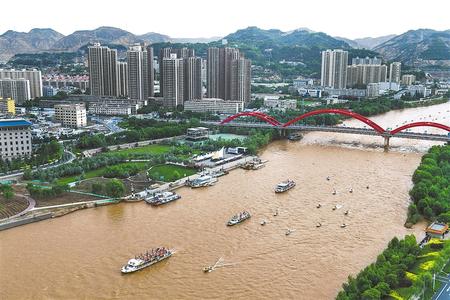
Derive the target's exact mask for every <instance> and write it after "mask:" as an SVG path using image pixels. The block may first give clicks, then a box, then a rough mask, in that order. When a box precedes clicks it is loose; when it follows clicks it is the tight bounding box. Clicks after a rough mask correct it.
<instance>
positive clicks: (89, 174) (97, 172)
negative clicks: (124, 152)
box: [58, 162, 147, 184]
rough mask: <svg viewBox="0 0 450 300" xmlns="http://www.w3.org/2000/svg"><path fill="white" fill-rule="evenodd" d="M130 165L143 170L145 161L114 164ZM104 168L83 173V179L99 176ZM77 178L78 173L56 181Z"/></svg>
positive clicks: (64, 182) (74, 179)
mask: <svg viewBox="0 0 450 300" xmlns="http://www.w3.org/2000/svg"><path fill="white" fill-rule="evenodd" d="M131 165H136V166H138V167H139V168H141V169H142V170H143V169H145V167H146V165H147V163H145V162H125V163H120V164H117V165H116V166H120V167H127V166H131ZM106 168H107V167H103V168H100V169H97V170H92V171H88V172H86V173H84V179H90V178H94V177H101V176H103V173H104V172H105V169H106ZM79 179H80V175H74V176H68V177H63V178H60V179H58V183H59V184H69V183H71V182H75V181H78V180H79Z"/></svg>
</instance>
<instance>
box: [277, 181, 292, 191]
mask: <svg viewBox="0 0 450 300" xmlns="http://www.w3.org/2000/svg"><path fill="white" fill-rule="evenodd" d="M294 186H295V181H294V180H290V179H288V180H286V181H283V182H280V183H279V184H277V186H276V187H275V193H284V192H286V191H288V190H290V189H292V188H293V187H294Z"/></svg>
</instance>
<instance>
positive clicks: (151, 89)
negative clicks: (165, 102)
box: [146, 46, 155, 97]
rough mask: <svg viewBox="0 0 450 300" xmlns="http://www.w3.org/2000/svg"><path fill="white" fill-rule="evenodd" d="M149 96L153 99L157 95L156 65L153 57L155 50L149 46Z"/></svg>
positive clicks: (147, 79)
mask: <svg viewBox="0 0 450 300" xmlns="http://www.w3.org/2000/svg"><path fill="white" fill-rule="evenodd" d="M146 50H147V74H146V76H147V78H146V82H147V85H148V87H147V95H148V97H153V96H154V95H155V63H154V57H153V48H152V47H151V46H147V48H146Z"/></svg>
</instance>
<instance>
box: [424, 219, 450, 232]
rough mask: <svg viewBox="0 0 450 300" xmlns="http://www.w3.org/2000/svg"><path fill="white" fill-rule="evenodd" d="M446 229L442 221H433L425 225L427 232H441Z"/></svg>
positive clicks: (446, 226)
mask: <svg viewBox="0 0 450 300" xmlns="http://www.w3.org/2000/svg"><path fill="white" fill-rule="evenodd" d="M447 230H448V225H447V224H444V223H438V222H433V223H432V224H431V225H430V226H428V227H427V229H426V232H428V233H436V234H443V233H445V232H446V231H447Z"/></svg>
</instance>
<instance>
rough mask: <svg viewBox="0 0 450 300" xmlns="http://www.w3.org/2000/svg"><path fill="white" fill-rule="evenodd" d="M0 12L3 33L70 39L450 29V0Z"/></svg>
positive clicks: (67, 4) (150, 3) (135, 2)
mask: <svg viewBox="0 0 450 300" xmlns="http://www.w3.org/2000/svg"><path fill="white" fill-rule="evenodd" d="M0 7H1V12H2V14H1V15H2V16H1V21H0V34H1V33H3V32H5V31H6V30H9V29H12V30H16V31H26V32H27V31H29V30H30V29H31V28H35V27H38V28H48V27H50V28H53V29H55V30H57V31H59V32H61V33H63V34H65V35H67V34H70V33H72V32H73V31H75V30H82V29H94V28H97V27H99V26H114V27H120V28H122V29H125V30H128V31H130V32H132V33H135V34H143V33H146V32H158V33H162V34H167V35H169V36H171V37H211V36H225V35H227V34H228V33H231V32H234V31H236V30H237V29H241V28H245V27H248V26H258V27H261V28H264V29H270V28H277V29H281V30H283V31H288V30H293V29H295V28H299V27H308V28H310V29H312V30H314V31H323V32H326V33H327V34H330V35H333V36H342V37H348V38H359V37H366V36H371V37H376V36H381V35H387V34H400V33H403V32H405V31H407V30H409V29H418V28H431V29H437V30H444V29H450V17H449V11H450V1H449V0H431V1H430V0H429V1H420V0H378V1H367V0H307V1H304V0H271V1H268V0H260V1H256V0H255V1H248V0H220V1H217V0H209V1H208V0H157V1H155V0H75V1H66V0H59V1H58V0H39V1H38V0H22V1H2V3H1V5H0Z"/></svg>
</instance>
